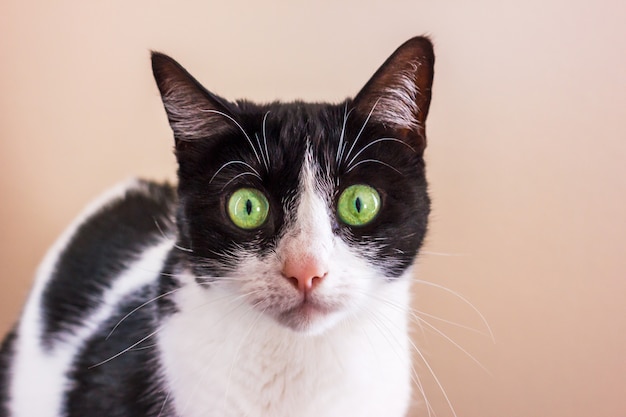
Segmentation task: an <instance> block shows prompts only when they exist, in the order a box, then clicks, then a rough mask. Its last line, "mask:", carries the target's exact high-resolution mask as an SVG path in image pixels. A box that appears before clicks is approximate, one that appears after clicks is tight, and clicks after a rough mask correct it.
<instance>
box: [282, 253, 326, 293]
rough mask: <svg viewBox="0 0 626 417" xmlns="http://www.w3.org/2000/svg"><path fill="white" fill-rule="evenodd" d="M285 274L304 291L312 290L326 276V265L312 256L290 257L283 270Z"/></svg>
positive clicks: (295, 285) (294, 284)
mask: <svg viewBox="0 0 626 417" xmlns="http://www.w3.org/2000/svg"><path fill="white" fill-rule="evenodd" d="M282 274H283V276H284V277H285V278H286V279H287V281H289V282H291V283H292V284H293V286H294V287H296V288H297V289H298V290H300V291H301V292H303V293H306V292H310V291H312V290H313V288H315V287H316V286H317V285H319V284H320V283H321V282H322V280H323V279H324V278H325V277H326V274H327V271H326V266H325V265H324V264H323V263H322V262H320V261H318V260H317V259H315V258H314V257H311V256H303V257H289V258H288V259H287V260H286V261H285V263H284V265H283V270H282Z"/></svg>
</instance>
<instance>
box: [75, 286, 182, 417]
mask: <svg viewBox="0 0 626 417" xmlns="http://www.w3.org/2000/svg"><path fill="white" fill-rule="evenodd" d="M155 287H156V286H150V287H147V288H144V289H143V290H142V291H140V292H139V293H138V294H136V295H135V296H132V297H130V298H129V299H128V300H127V301H126V302H125V303H124V304H123V305H122V306H121V308H120V309H119V310H118V313H117V314H116V315H115V316H113V317H111V318H110V319H109V320H108V321H107V322H105V323H104V324H103V325H102V327H101V329H100V330H99V331H98V332H96V333H95V334H94V335H93V336H92V337H91V338H90V339H89V340H87V341H86V344H85V347H84V348H83V350H82V351H81V352H80V353H79V355H78V357H77V359H76V360H75V362H74V364H73V365H72V369H71V370H70V373H69V380H70V381H72V387H71V389H70V390H69V391H68V392H67V395H66V398H65V402H64V416H66V417H84V416H90V417H110V416H118V417H135V416H155V417H156V416H159V415H160V416H162V417H166V416H173V415H174V414H173V412H172V411H171V409H170V408H171V403H167V402H166V397H167V392H166V390H165V389H164V388H163V387H161V386H160V385H159V384H160V382H159V369H160V366H159V362H158V354H157V347H156V346H155V344H156V337H150V335H151V334H152V333H154V331H155V329H156V328H157V327H158V324H157V323H156V317H157V315H156V305H155V303H151V304H148V305H146V306H144V307H142V308H141V309H139V310H137V311H136V312H134V313H133V314H131V315H130V316H129V317H128V318H127V319H125V320H124V321H123V322H121V324H120V325H119V326H118V327H117V328H116V329H115V331H114V332H113V333H112V334H111V335H110V337H109V338H107V336H108V335H109V332H110V331H111V329H113V327H115V325H116V324H118V323H119V321H120V320H121V319H122V317H124V316H125V315H126V314H128V313H129V312H131V311H132V310H133V309H134V308H136V307H137V306H139V305H141V304H142V303H143V302H145V301H146V300H149V299H152V298H154V296H155V294H156V292H155V290H154V289H155ZM142 339H145V340H143V342H141V343H138V344H137V345H136V346H134V347H133V348H132V349H130V350H128V351H127V352H125V353H123V354H121V355H119V356H117V357H115V358H114V359H111V360H110V361H107V362H105V363H102V364H100V363H101V362H103V361H106V360H107V359H110V358H112V357H114V356H115V355H117V354H119V353H120V352H122V351H124V350H126V349H128V348H129V347H131V346H133V344H135V343H137V342H139V341H141V340H142ZM98 364H100V365H98ZM159 413H161V414H159Z"/></svg>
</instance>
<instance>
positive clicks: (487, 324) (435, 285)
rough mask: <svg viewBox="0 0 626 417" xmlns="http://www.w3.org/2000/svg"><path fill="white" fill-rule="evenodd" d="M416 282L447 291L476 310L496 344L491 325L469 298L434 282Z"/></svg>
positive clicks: (419, 280)
mask: <svg viewBox="0 0 626 417" xmlns="http://www.w3.org/2000/svg"><path fill="white" fill-rule="evenodd" d="M414 282H416V283H418V284H425V285H430V286H432V287H435V288H439V289H440V290H444V291H446V292H448V293H450V294H452V295H454V296H456V297H458V298H459V299H460V300H461V301H463V302H464V303H465V304H467V305H468V306H469V307H470V308H471V309H472V310H474V312H475V313H476V314H478V316H479V317H480V319H481V320H482V322H483V324H484V325H485V327H486V328H487V330H488V331H489V336H490V337H491V341H492V342H493V343H494V344H495V343H496V338H495V336H494V335H493V331H492V330H491V326H489V323H488V322H487V319H486V318H485V316H483V314H482V313H481V312H480V310H478V309H477V308H476V306H475V305H474V304H472V303H471V302H470V301H469V300H468V299H467V298H465V297H463V296H462V295H461V294H459V293H458V292H456V291H453V290H451V289H450V288H446V287H444V286H443V285H439V284H435V283H434V282H430V281H424V280H421V279H416V280H415V281H414Z"/></svg>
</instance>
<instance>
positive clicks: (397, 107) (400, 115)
mask: <svg viewBox="0 0 626 417" xmlns="http://www.w3.org/2000/svg"><path fill="white" fill-rule="evenodd" d="M421 65H422V64H421V62H419V61H418V60H415V61H414V62H411V63H410V66H409V68H407V69H405V70H403V71H400V72H399V73H398V75H397V77H396V79H395V80H394V82H393V83H392V84H391V86H390V87H388V88H386V89H385V90H383V92H382V94H381V96H380V99H379V103H378V105H377V106H375V108H376V109H375V110H374V113H373V115H372V117H373V120H376V121H379V122H381V123H384V124H390V125H392V126H395V127H399V128H408V129H415V128H417V127H418V126H419V121H418V119H417V114H418V112H419V111H420V109H419V108H418V106H417V97H418V96H419V94H420V91H419V87H418V86H417V84H416V82H415V78H416V77H417V73H418V71H419V68H420V66H421Z"/></svg>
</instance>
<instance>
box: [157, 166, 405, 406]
mask: <svg viewBox="0 0 626 417" xmlns="http://www.w3.org/2000/svg"><path fill="white" fill-rule="evenodd" d="M316 175H318V173H317V172H316V171H315V169H314V168H313V164H312V163H311V158H310V157H307V163H306V164H305V168H304V170H303V172H302V174H301V199H300V200H299V203H298V207H297V210H296V215H295V218H293V219H290V226H289V230H288V231H287V232H286V233H285V234H284V235H283V236H282V237H281V239H280V242H279V244H278V246H277V249H276V253H275V254H273V255H272V256H270V257H269V258H267V259H263V260H257V259H255V258H254V257H253V256H246V255H245V254H242V260H241V264H240V267H239V269H238V270H237V271H236V273H234V274H233V275H232V276H230V277H228V279H226V280H224V281H223V282H220V281H219V279H218V280H217V282H215V283H214V284H212V285H211V287H210V288H208V289H206V290H204V289H202V288H198V286H197V285H196V283H195V281H194V276H193V275H192V274H191V273H189V272H183V273H182V274H181V275H180V277H181V280H182V281H183V287H182V289H181V290H180V291H178V292H177V293H176V294H175V301H176V304H177V306H178V308H179V309H180V311H179V312H178V313H176V314H174V315H172V316H171V317H169V318H168V319H166V321H165V322H164V323H163V327H162V329H161V331H160V332H159V334H158V343H159V345H160V350H161V354H162V357H161V359H162V362H163V365H164V377H165V380H166V381H167V384H168V385H169V397H168V401H170V402H171V403H173V405H174V407H175V409H176V412H177V413H178V415H180V416H181V417H200V416H202V417H206V416H220V417H235V416H236V417H242V416H251V417H259V416H271V417H296V416H297V417H313V416H315V417H339V416H341V417H345V416H360V417H381V416H385V417H400V416H404V415H405V413H406V410H407V406H408V403H409V398H410V379H411V378H410V373H411V369H412V368H411V362H410V354H409V339H408V334H407V310H408V303H409V296H408V294H409V281H410V275H411V272H410V271H407V272H406V273H405V274H404V275H403V276H402V277H399V278H397V279H395V280H393V281H391V282H388V281H386V280H385V279H384V277H383V276H382V274H381V272H380V270H379V268H377V267H375V266H373V265H371V264H369V263H367V262H366V261H365V260H364V258H363V256H360V255H359V254H356V253H354V252H353V249H351V248H350V247H349V246H348V245H347V244H346V243H345V242H343V241H342V240H341V239H340V238H339V237H337V236H335V235H334V234H333V233H332V230H331V223H330V218H329V213H328V204H327V203H326V201H325V198H326V195H325V193H324V190H320V189H319V187H318V184H320V181H317V178H316ZM322 183H323V182H322ZM310 255H313V256H315V257H316V258H317V259H318V261H321V262H323V263H324V264H325V266H326V270H327V271H328V275H327V276H326V277H325V279H324V281H323V282H321V283H320V284H319V285H318V286H317V287H316V288H315V290H314V291H313V293H312V294H311V297H312V300H314V302H315V303H319V305H322V306H325V307H328V312H324V313H321V312H317V313H312V314H310V316H309V317H306V318H304V319H302V320H301V322H298V320H297V314H296V315H294V317H292V318H293V320H292V321H289V320H288V321H287V324H288V325H285V323H284V322H282V321H281V320H282V319H281V313H282V312H284V311H288V310H289V309H290V308H293V307H297V306H298V305H300V304H301V302H302V294H301V293H299V292H298V290H296V289H295V288H294V286H293V285H291V284H290V283H289V282H288V281H287V280H286V279H285V278H284V277H283V276H282V275H281V268H282V263H283V262H284V260H285V258H286V257H306V256H310ZM302 314H305V313H302ZM290 327H291V328H290Z"/></svg>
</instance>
